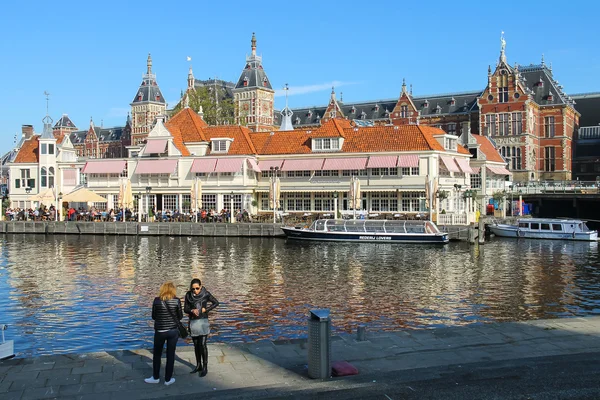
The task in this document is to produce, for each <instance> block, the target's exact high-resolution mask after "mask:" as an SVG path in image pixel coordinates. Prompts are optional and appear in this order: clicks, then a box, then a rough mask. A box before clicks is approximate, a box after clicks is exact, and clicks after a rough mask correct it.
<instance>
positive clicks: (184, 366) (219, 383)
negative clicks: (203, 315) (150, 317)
mask: <svg viewBox="0 0 600 400" xmlns="http://www.w3.org/2000/svg"><path fill="white" fill-rule="evenodd" d="M599 336H600V317H588V318H568V319H552V320H537V321H528V322H507V323H493V324H483V325H472V326H461V327H451V328H438V329H431V330H403V331H397V332H377V333H373V332H367V340H366V341H361V342H359V341H356V340H355V336H354V335H341V336H335V337H333V338H332V349H333V359H334V360H346V361H348V362H350V363H351V364H353V365H354V366H356V367H357V368H358V369H359V371H360V375H361V377H371V376H372V378H373V381H376V379H377V376H378V374H384V373H389V372H394V371H404V372H403V373H404V374H410V371H409V370H415V369H418V368H428V367H436V366H445V365H457V364H467V363H475V362H482V361H486V362H489V361H498V362H501V361H505V360H516V359H524V358H532V357H544V356H558V355H572V354H578V353H587V352H599V351H600V340H598V338H599ZM164 362H165V361H164V359H163V364H162V369H161V374H164ZM306 363H307V343H306V341H305V340H291V341H278V342H271V341H261V342H255V343H249V344H235V345H232V344H211V345H209V368H208V371H209V372H208V375H207V376H206V377H204V378H200V377H199V376H198V375H197V374H189V373H188V372H189V371H190V369H191V368H192V366H193V364H195V359H194V355H193V348H192V347H191V346H183V345H181V343H180V345H179V347H178V348H177V357H176V362H175V373H174V376H175V378H176V382H175V384H173V385H171V386H165V385H163V384H162V383H163V381H162V379H161V383H160V384H158V385H156V384H155V385H152V384H146V383H145V382H144V378H147V377H149V376H151V375H152V355H151V353H150V351H148V350H132V351H125V350H124V351H111V352H98V353H87V354H69V355H55V356H42V357H35V358H22V359H12V360H5V361H1V362H0V398H2V399H3V400H10V399H22V400H26V399H46V398H61V399H101V400H111V399H127V400H135V399H150V398H161V397H162V398H169V397H173V398H177V397H182V396H185V395H189V394H192V393H199V394H200V393H202V394H203V398H212V397H217V396H218V397H220V398H224V397H236V398H260V397H262V396H265V397H267V396H268V397H273V396H274V395H275V396H276V394H277V393H279V394H281V395H284V394H290V393H292V394H293V393H294V392H300V391H305V390H307V389H311V390H316V391H318V390H319V388H323V390H325V389H327V390H329V391H330V390H335V388H340V389H341V390H346V391H347V390H351V389H352V387H353V385H359V384H361V385H364V384H365V383H364V382H366V381H365V380H364V379H363V380H362V381H361V382H362V383H358V381H357V380H353V379H346V378H333V379H331V380H327V381H319V380H312V379H310V378H308V375H307V369H306ZM161 378H162V375H161ZM367 381H369V382H372V381H370V380H367Z"/></svg>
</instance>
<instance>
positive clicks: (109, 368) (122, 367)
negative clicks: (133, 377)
mask: <svg viewBox="0 0 600 400" xmlns="http://www.w3.org/2000/svg"><path fill="white" fill-rule="evenodd" d="M132 369H133V367H132V365H131V364H129V363H127V364H114V365H104V366H103V367H102V372H120V371H131V370H132Z"/></svg>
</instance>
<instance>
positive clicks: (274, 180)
mask: <svg viewBox="0 0 600 400" xmlns="http://www.w3.org/2000/svg"><path fill="white" fill-rule="evenodd" d="M269 169H270V170H271V199H272V200H273V223H274V224H275V223H277V174H278V172H279V167H270V168H269Z"/></svg>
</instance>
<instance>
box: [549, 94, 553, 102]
mask: <svg viewBox="0 0 600 400" xmlns="http://www.w3.org/2000/svg"><path fill="white" fill-rule="evenodd" d="M552 99H553V97H552V93H548V101H552Z"/></svg>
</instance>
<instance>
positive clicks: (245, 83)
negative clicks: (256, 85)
mask: <svg viewBox="0 0 600 400" xmlns="http://www.w3.org/2000/svg"><path fill="white" fill-rule="evenodd" d="M244 86H248V77H247V76H245V77H244Z"/></svg>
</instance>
